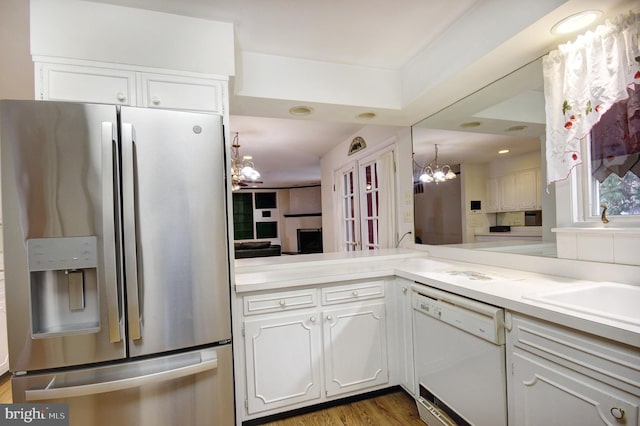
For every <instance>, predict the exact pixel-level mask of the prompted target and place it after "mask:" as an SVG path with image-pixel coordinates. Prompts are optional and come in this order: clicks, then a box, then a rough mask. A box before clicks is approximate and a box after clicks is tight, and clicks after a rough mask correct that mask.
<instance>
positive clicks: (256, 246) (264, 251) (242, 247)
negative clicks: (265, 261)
mask: <svg viewBox="0 0 640 426" xmlns="http://www.w3.org/2000/svg"><path fill="white" fill-rule="evenodd" d="M233 246H234V247H233V248H234V253H235V258H236V259H248V258H251V257H267V256H280V255H281V254H282V248H281V247H280V246H279V245H277V244H271V242H270V241H247V242H244V243H234V245H233Z"/></svg>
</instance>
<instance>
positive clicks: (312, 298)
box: [243, 289, 318, 315]
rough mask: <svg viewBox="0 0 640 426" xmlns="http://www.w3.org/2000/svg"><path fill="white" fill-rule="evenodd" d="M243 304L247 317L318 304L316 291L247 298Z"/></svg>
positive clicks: (270, 294) (286, 292) (288, 292)
mask: <svg viewBox="0 0 640 426" xmlns="http://www.w3.org/2000/svg"><path fill="white" fill-rule="evenodd" d="M243 302H244V303H243V304H244V314H245V315H256V314H265V313H269V312H281V311H290V310H294V309H303V308H311V307H314V306H316V305H317V304H318V302H317V296H316V291H315V290H314V289H307V290H297V291H283V292H280V293H269V294H260V295H252V296H245V297H244V298H243Z"/></svg>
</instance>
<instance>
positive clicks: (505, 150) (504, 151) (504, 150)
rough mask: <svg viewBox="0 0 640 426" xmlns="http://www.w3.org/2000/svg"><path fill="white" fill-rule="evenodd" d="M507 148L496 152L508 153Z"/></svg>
mask: <svg viewBox="0 0 640 426" xmlns="http://www.w3.org/2000/svg"><path fill="white" fill-rule="evenodd" d="M508 153H509V150H508V149H501V150H500V151H498V154H508Z"/></svg>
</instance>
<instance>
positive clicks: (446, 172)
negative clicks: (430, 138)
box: [420, 144, 456, 183]
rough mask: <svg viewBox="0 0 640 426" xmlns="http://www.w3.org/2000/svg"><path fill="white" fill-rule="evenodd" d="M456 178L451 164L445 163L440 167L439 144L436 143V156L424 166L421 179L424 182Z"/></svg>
mask: <svg viewBox="0 0 640 426" xmlns="http://www.w3.org/2000/svg"><path fill="white" fill-rule="evenodd" d="M434 163H435V164H434ZM455 178H456V174H455V173H454V172H453V170H451V166H449V165H448V164H445V165H444V166H442V167H440V166H439V165H438V145H437V144H436V158H435V160H433V161H432V162H430V163H429V164H427V166H426V167H425V168H424V170H423V171H422V174H421V175H420V181H421V182H424V183H430V182H435V183H440V182H444V181H446V180H451V179H455Z"/></svg>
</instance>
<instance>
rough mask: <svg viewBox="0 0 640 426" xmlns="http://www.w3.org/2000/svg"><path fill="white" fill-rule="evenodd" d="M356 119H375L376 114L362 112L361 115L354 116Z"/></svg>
mask: <svg viewBox="0 0 640 426" xmlns="http://www.w3.org/2000/svg"><path fill="white" fill-rule="evenodd" d="M356 118H360V119H362V120H371V119H373V118H376V113H375V112H363V113H362V114H358V115H357V116H356Z"/></svg>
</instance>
